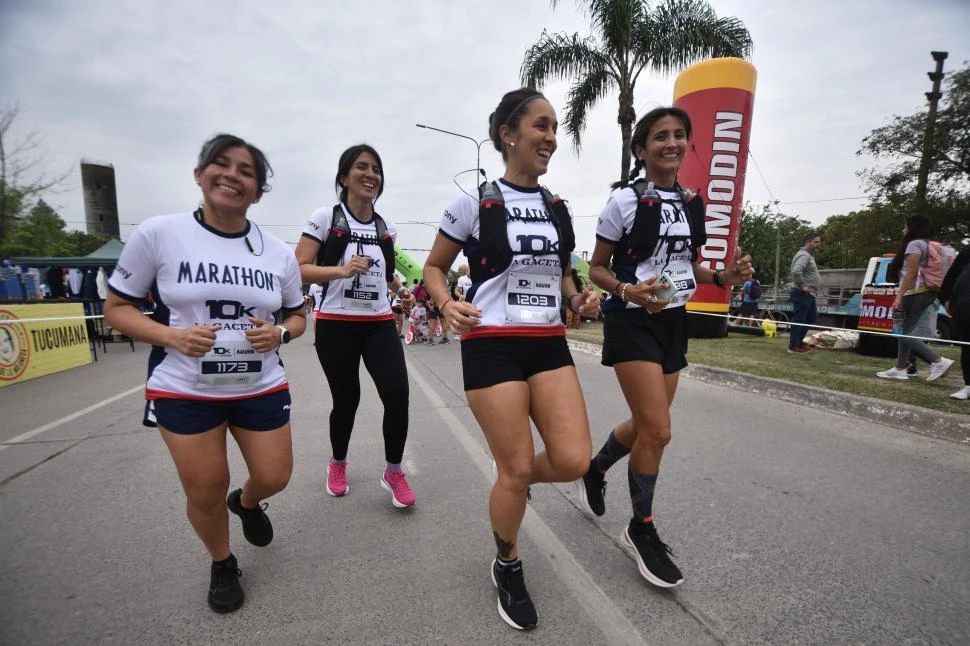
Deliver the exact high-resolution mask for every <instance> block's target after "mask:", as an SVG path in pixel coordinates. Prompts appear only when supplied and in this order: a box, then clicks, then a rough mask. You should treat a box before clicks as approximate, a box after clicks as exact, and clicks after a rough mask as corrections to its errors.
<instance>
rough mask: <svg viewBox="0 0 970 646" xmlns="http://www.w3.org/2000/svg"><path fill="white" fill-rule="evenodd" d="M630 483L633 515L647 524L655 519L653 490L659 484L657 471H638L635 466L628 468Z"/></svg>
mask: <svg viewBox="0 0 970 646" xmlns="http://www.w3.org/2000/svg"><path fill="white" fill-rule="evenodd" d="M627 480H628V481H629V483H630V502H631V503H633V517H634V518H636V519H637V520H639V521H640V522H641V523H643V524H646V523H649V522H652V521H653V491H654V489H655V488H656V486H657V474H656V473H637V472H636V471H634V470H633V467H630V468H629V469H627Z"/></svg>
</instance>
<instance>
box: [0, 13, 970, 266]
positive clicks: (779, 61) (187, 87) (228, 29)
mask: <svg viewBox="0 0 970 646" xmlns="http://www.w3.org/2000/svg"><path fill="white" fill-rule="evenodd" d="M711 4H712V5H713V7H714V9H715V11H716V12H717V13H718V14H719V15H730V16H736V17H738V18H740V19H741V20H742V21H743V22H744V23H745V25H746V26H747V27H748V29H749V30H750V31H751V33H752V36H753V39H754V43H755V46H754V55H753V58H752V62H753V63H754V65H755V67H756V68H757V70H758V88H757V92H756V95H755V101H754V116H753V120H752V134H751V143H750V148H751V152H752V154H753V156H754V160H755V162H757V167H758V168H760V170H761V173H762V174H763V175H764V181H763V180H762V177H761V175H760V174H759V172H758V168H756V167H755V164H754V163H752V162H751V161H750V160H749V163H748V173H747V183H746V186H745V191H744V198H745V200H746V201H749V202H753V203H763V202H767V201H768V200H769V199H770V197H769V196H770V195H773V196H774V198H776V199H778V200H780V201H781V202H782V205H781V209H782V211H784V212H785V213H788V214H790V215H798V216H801V217H804V218H805V219H807V220H809V221H811V222H813V223H821V222H822V221H824V220H825V218H826V217H828V216H829V215H833V214H836V213H846V212H848V211H851V210H853V209H855V208H858V207H860V206H862V205H864V204H865V201H864V200H860V199H857V198H858V197H859V196H862V195H863V191H862V188H861V187H860V184H859V181H858V178H857V177H856V171H857V170H859V169H860V168H863V167H865V166H867V165H870V164H871V160H868V159H866V158H864V157H859V156H857V155H856V154H855V153H856V150H858V148H859V144H860V141H861V139H862V138H863V137H864V136H866V135H867V134H868V133H869V132H870V131H871V130H872V129H873V128H876V127H878V126H880V125H884V124H885V123H887V122H888V120H889V119H890V117H891V115H893V114H908V113H911V112H914V111H916V110H919V109H921V108H922V106H924V105H925V97H924V92H926V91H928V90H929V89H930V85H929V80H928V79H927V77H926V72H928V71H930V70H931V69H932V67H933V64H934V63H933V60H932V58H931V57H930V54H929V52H930V51H931V50H944V51H948V52H949V53H950V56H949V58H948V59H947V61H946V69H947V70H951V71H952V70H954V69H957V68H958V67H961V66H962V64H963V62H964V61H967V60H968V59H970V2H968V1H967V0H923V1H921V2H916V1H908V0H884V1H876V0H853V1H852V2H847V1H845V0H817V1H816V2H810V3H806V2H779V1H778V0H713V1H712V2H711ZM543 29H548V30H550V31H554V32H557V31H563V32H567V33H570V34H572V33H575V32H579V33H580V34H581V35H586V34H588V33H589V29H588V25H587V22H586V17H585V15H584V14H583V13H582V12H581V11H580V10H578V9H577V7H576V4H575V3H573V2H570V1H569V0H562V1H561V2H560V3H559V8H558V9H556V10H555V11H553V10H552V9H550V8H549V4H548V2H545V1H544V0H489V1H488V2H482V1H480V0H479V1H475V2H471V1H469V0H371V1H370V2H361V3H352V2H347V1H346V0H342V1H336V0H274V1H273V2H255V1H249V0H236V1H228V0H204V1H201V2H200V1H198V0H194V1H191V2H189V1H187V0H165V1H152V0H139V1H137V2H117V1H115V0H111V1H106V0H86V1H85V2H77V1H74V0H0V101H2V102H3V103H4V104H5V105H9V104H11V103H13V102H17V103H19V104H20V106H21V108H22V113H21V116H20V119H19V122H18V129H17V130H16V131H15V132H14V133H12V134H13V138H14V139H16V138H17V137H18V136H19V135H20V134H22V133H24V132H25V131H27V130H28V129H36V130H37V131H39V132H40V133H41V134H42V135H43V140H44V152H45V153H46V158H47V167H48V169H49V170H50V171H52V172H56V171H62V170H68V169H70V170H71V171H72V175H71V178H70V180H69V185H67V186H66V187H65V188H66V190H65V191H63V192H61V193H59V194H56V195H52V196H51V197H50V200H49V201H50V202H51V203H52V204H53V205H54V206H55V207H56V208H57V210H58V212H59V213H60V214H61V216H62V217H63V218H64V219H65V220H66V221H68V223H69V226H70V227H71V228H78V229H82V230H83V228H84V224H83V223H84V207H83V202H82V195H81V181H80V170H79V162H80V160H81V158H88V159H94V160H99V161H106V162H110V163H111V164H113V165H114V167H115V172H116V179H117V186H118V207H119V211H120V214H121V215H120V219H121V223H122V225H121V235H122V239H125V238H127V236H128V235H129V233H130V232H131V230H132V228H133V225H135V224H137V223H139V222H141V221H142V220H144V219H145V218H147V217H150V216H152V215H158V214H163V213H173V212H178V211H187V210H191V209H192V208H194V207H195V205H196V203H197V201H198V197H199V195H198V191H197V187H196V186H195V183H194V182H193V181H192V169H193V166H194V162H195V159H196V156H197V155H198V151H199V148H200V147H201V144H202V143H203V141H205V140H206V139H207V138H208V137H210V136H211V135H213V134H215V133H216V132H221V131H227V132H231V133H233V134H237V135H239V136H241V137H243V138H245V139H248V140H250V141H251V142H253V143H254V144H256V145H257V146H259V147H261V148H262V149H263V150H264V151H265V152H266V153H267V155H268V157H269V159H270V162H271V163H272V165H273V168H274V170H275V172H276V175H275V177H274V178H273V179H272V180H271V183H272V185H273V190H272V192H271V193H270V194H268V195H267V196H265V198H264V199H263V200H262V201H261V202H260V204H259V205H258V206H256V207H254V208H253V209H251V210H250V217H251V219H253V220H254V221H256V222H257V223H258V224H259V225H260V226H263V227H268V230H270V231H272V232H273V233H275V234H276V235H278V236H279V237H280V238H282V239H283V240H286V241H288V242H291V243H295V242H296V241H297V239H298V238H299V235H300V232H301V230H302V227H303V224H304V222H305V221H306V219H307V216H308V215H309V214H310V213H311V212H312V211H313V210H314V209H315V208H317V207H319V206H322V205H325V204H332V203H333V202H334V200H335V194H334V189H333V180H334V174H335V172H336V164H337V159H338V157H339V155H340V153H341V151H343V150H344V149H345V148H346V147H347V146H350V145H352V144H355V143H359V142H362V141H366V142H367V143H370V144H371V145H373V146H374V147H375V148H377V150H378V151H379V152H380V153H381V156H382V157H383V161H384V170H385V175H386V178H385V179H386V186H385V192H384V196H383V197H382V198H381V199H380V201H379V202H378V211H379V212H380V213H381V214H382V215H384V216H385V217H386V218H387V219H389V220H391V221H393V222H395V223H396V224H397V226H398V229H399V237H398V241H399V243H400V244H401V246H402V247H405V248H408V249H413V250H416V251H413V252H412V255H413V256H414V258H415V259H416V260H418V261H419V262H420V261H423V259H424V256H425V254H424V253H422V252H420V251H417V250H421V249H428V248H429V247H430V244H431V241H432V239H433V236H434V228H433V227H432V226H429V224H436V223H437V222H438V219H439V217H440V214H441V211H442V209H443V208H444V206H445V205H446V204H447V203H448V202H449V201H450V200H451V199H452V198H453V197H454V195H456V194H457V191H458V188H457V187H456V186H455V184H454V183H453V182H452V177H453V176H454V175H455V174H456V173H458V172H459V171H463V170H466V169H473V168H474V167H475V160H476V149H475V145H474V144H473V143H472V142H471V141H468V140H464V139H460V138H457V137H451V136H448V135H444V134H440V133H437V132H433V131H430V130H424V129H419V128H416V127H415V123H425V124H428V125H433V126H436V127H439V128H444V129H446V130H451V131H454V132H458V133H462V134H466V135H468V136H471V137H473V138H475V139H479V140H480V139H484V138H485V137H487V118H488V114H489V113H490V112H491V111H492V110H493V109H494V107H495V105H496V104H497V103H498V101H499V99H500V98H501V96H502V94H503V93H504V92H506V91H508V90H511V89H514V88H516V87H518V86H519V80H518V76H519V68H520V65H521V62H522V56H523V53H524V52H525V49H526V48H527V47H528V46H529V45H530V44H531V43H532V42H534V41H535V40H536V39H537V37H538V36H539V35H540V34H541V32H542V30H543ZM673 81H674V78H673V77H671V78H660V77H657V76H643V77H641V80H640V81H639V84H638V86H637V92H636V108H637V112H638V114H643V113H644V112H646V111H647V110H649V109H651V108H653V107H656V106H657V105H661V104H664V105H667V104H670V103H671V100H672V88H673ZM566 88H567V86H566V85H565V84H557V85H554V86H551V87H548V88H546V89H545V91H546V94H547V96H548V97H549V98H550V100H551V102H552V104H553V106H554V107H556V108H557V109H559V110H560V112H561V111H562V110H561V108H562V104H563V97H564V95H565V90H566ZM616 110H617V104H616V96H615V95H613V96H610V97H608V98H607V99H606V100H605V101H603V102H602V103H601V104H600V105H598V107H597V108H596V109H595V110H594V111H593V112H592V114H591V117H590V121H589V127H588V129H587V131H586V135H585V137H584V140H583V141H584V143H583V148H582V151H581V155H579V156H577V155H576V153H575V151H574V150H573V148H572V146H571V145H570V143H569V141H568V139H567V138H566V136H565V135H564V133H563V136H561V137H560V140H559V150H558V151H557V153H556V155H555V156H554V158H553V160H552V162H551V164H550V171H549V173H548V175H546V176H545V177H544V178H543V183H545V184H547V185H548V186H549V187H550V188H552V189H553V190H554V191H555V192H558V193H560V194H562V195H563V197H565V198H567V199H569V200H570V201H571V202H572V204H573V207H574V211H575V213H576V215H577V225H576V229H577V249H578V250H583V249H588V250H591V249H592V245H593V231H594V226H595V215H596V214H597V213H598V212H599V209H600V208H601V207H602V205H603V203H604V202H605V200H606V197H607V195H608V185H609V183H610V182H611V181H613V180H614V179H615V173H616V169H617V167H618V164H619V148H620V132H619V128H618V126H617V125H616ZM481 159H482V166H483V168H485V170H486V171H487V173H488V176H489V178H497V177H499V176H501V174H502V170H503V168H502V163H501V157H500V156H499V154H498V153H497V152H496V151H495V150H494V149H493V148H492V147H491V144H490V143H486V144H485V145H483V146H482V147H481ZM473 178H474V174H473V173H469V174H465V175H462V176H460V177H459V181H460V182H461V183H462V185H463V186H464V187H465V188H466V190H471V189H472V187H473V186H474V181H473ZM462 180H464V181H462ZM838 198H856V199H839V200H838V201H821V200H836V199H838ZM411 222H423V223H426V224H411Z"/></svg>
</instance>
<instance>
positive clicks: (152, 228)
mask: <svg viewBox="0 0 970 646" xmlns="http://www.w3.org/2000/svg"><path fill="white" fill-rule="evenodd" d="M243 238H247V239H248V240H249V243H250V244H251V245H252V247H253V251H252V252H251V251H250V250H249V249H248V248H247V246H246V242H245V240H244V239H243ZM155 284H157V290H158V293H157V294H156V296H157V301H158V303H159V304H161V305H164V306H165V307H167V308H168V311H169V319H168V321H167V323H168V325H169V326H170V327H173V328H187V327H191V326H193V325H196V324H199V325H219V326H221V328H222V329H221V330H219V331H218V332H216V343H215V345H214V346H213V348H212V350H211V351H210V352H209V353H208V354H207V355H206V356H204V357H202V358H196V357H189V356H187V355H184V354H182V353H181V352H178V351H177V350H174V349H172V348H164V349H162V348H156V350H155V351H154V352H153V354H152V359H150V360H149V361H150V364H153V363H154V361H155V360H157V359H158V358H161V361H160V363H157V365H154V366H153V367H151V373H150V374H149V376H148V383H147V385H146V390H145V395H146V397H147V398H148V399H159V398H179V399H242V398H246V397H253V396H256V395H262V394H267V393H270V392H275V391H278V390H285V389H286V388H287V385H286V375H285V374H284V372H283V366H282V365H281V364H280V357H279V354H278V353H277V352H268V353H259V352H256V351H255V350H254V349H253V347H252V346H251V345H250V344H249V342H248V341H247V340H246V337H245V332H246V330H248V329H250V328H252V327H254V325H253V324H252V323H250V321H249V317H250V316H252V317H255V318H258V319H262V320H264V321H269V322H270V323H273V320H274V319H273V314H274V312H276V311H278V310H280V309H284V310H298V309H302V308H303V293H302V292H301V291H300V286H301V281H300V268H299V265H298V264H297V262H296V256H294V255H293V251H292V250H291V249H290V248H289V247H288V246H287V245H286V244H285V243H284V242H283V241H281V240H280V239H278V238H276V237H275V236H274V235H272V234H270V233H267V232H266V231H262V230H260V229H258V228H257V227H256V226H255V225H253V224H252V223H250V224H249V226H248V227H247V230H246V232H244V233H239V234H226V233H222V232H220V231H217V230H215V229H213V228H211V227H209V226H208V225H206V224H204V223H202V222H200V221H199V220H197V219H196V217H195V215H194V214H193V213H179V214H176V215H163V216H159V217H154V218H150V219H148V220H145V221H144V222H143V223H141V224H140V225H138V227H137V228H136V229H135V230H134V231H133V232H132V234H131V237H130V238H128V242H127V243H126V244H125V247H124V250H122V252H121V257H120V258H119V259H118V265H117V267H116V268H115V271H114V272H113V273H112V274H111V278H110V280H109V281H108V286H109V288H110V289H111V291H113V292H115V293H116V294H118V295H119V296H121V297H123V298H125V299H127V300H131V301H140V300H142V299H144V298H145V296H146V295H147V294H148V292H149V290H151V289H153V285H155Z"/></svg>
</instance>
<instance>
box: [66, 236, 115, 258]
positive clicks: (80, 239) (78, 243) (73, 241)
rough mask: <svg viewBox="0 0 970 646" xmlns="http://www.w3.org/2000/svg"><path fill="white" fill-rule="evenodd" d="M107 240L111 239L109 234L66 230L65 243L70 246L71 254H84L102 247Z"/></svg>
mask: <svg viewBox="0 0 970 646" xmlns="http://www.w3.org/2000/svg"><path fill="white" fill-rule="evenodd" d="M109 240H111V237H110V236H99V235H96V234H91V233H84V232H83V231H68V232H67V244H68V245H69V247H70V248H71V253H70V255H72V256H86V255H88V254H89V253H91V252H92V251H97V250H98V249H100V248H101V247H103V246H104V245H105V244H107V243H108V241H109Z"/></svg>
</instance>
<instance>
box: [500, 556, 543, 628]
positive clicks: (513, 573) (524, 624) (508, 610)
mask: <svg viewBox="0 0 970 646" xmlns="http://www.w3.org/2000/svg"><path fill="white" fill-rule="evenodd" d="M492 583H493V584H495V588H496V589H497V590H498V614H499V616H500V617H501V618H502V620H503V621H505V623H507V624H508V625H510V626H512V627H513V628H515V629H516V630H532V629H533V628H535V627H536V624H537V623H539V616H538V615H537V614H536V607H535V606H534V605H532V599H531V598H529V591H528V590H526V589H525V577H524V576H523V574H522V563H521V561H520V562H519V563H516V564H515V565H513V566H508V567H504V568H500V567H499V566H498V560H497V559H496V560H494V561H492Z"/></svg>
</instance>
